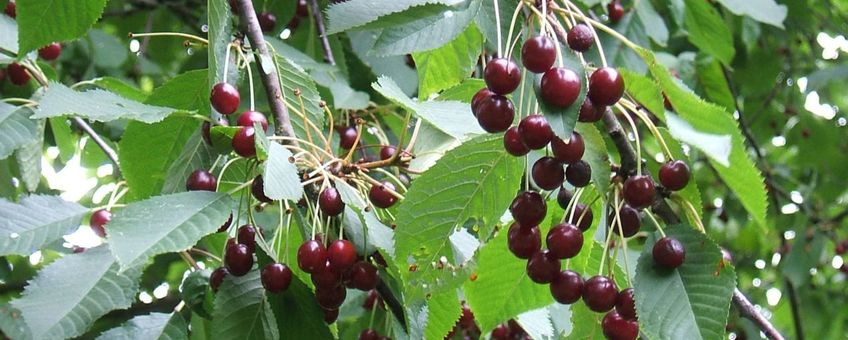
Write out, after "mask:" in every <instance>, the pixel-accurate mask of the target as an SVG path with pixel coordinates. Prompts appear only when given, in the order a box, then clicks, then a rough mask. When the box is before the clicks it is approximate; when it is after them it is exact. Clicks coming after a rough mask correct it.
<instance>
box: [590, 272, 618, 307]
mask: <svg viewBox="0 0 848 340" xmlns="http://www.w3.org/2000/svg"><path fill="white" fill-rule="evenodd" d="M617 298H618V288H617V287H616V286H615V282H613V281H612V280H610V278H608V277H606V276H601V275H597V276H593V277H592V278H590V279H588V280H586V282H584V283H583V302H585V303H586V306H587V307H589V309H591V310H593V311H595V312H598V313H603V312H606V311H609V310H610V309H612V307H614V306H615V300H616V299H617Z"/></svg>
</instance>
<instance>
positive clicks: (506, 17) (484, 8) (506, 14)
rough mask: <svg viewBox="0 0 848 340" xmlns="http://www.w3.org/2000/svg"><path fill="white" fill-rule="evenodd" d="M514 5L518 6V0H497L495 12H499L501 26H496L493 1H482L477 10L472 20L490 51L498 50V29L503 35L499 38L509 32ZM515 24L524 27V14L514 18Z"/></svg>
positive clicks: (504, 36)
mask: <svg viewBox="0 0 848 340" xmlns="http://www.w3.org/2000/svg"><path fill="white" fill-rule="evenodd" d="M516 7H518V1H512V0H509V1H498V11H497V13H498V14H500V15H498V16H499V17H500V24H501V26H500V27H497V26H496V25H497V23H498V20H497V19H498V18H497V16H496V15H495V13H496V12H495V2H494V1H482V4H481V5H480V11H479V12H477V17H476V18H475V19H474V22H475V23H476V24H477V27H478V28H480V32H482V33H483V36H484V37H485V38H486V39H485V40H486V48H488V49H490V50H492V51H497V50H498V31H500V34H502V35H503V36H502V37H501V39H506V34H507V33H508V32H509V27H510V23H511V22H512V14H513V13H514V12H515V8H516ZM515 24H516V27H524V16H523V15H519V16H518V17H517V18H516V21H515ZM504 43H505V40H504Z"/></svg>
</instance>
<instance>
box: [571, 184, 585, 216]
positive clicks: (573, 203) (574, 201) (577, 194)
mask: <svg viewBox="0 0 848 340" xmlns="http://www.w3.org/2000/svg"><path fill="white" fill-rule="evenodd" d="M583 191H585V190H584V189H583V188H580V189H577V191H576V192H575V193H574V197H573V198H572V199H571V202H568V207H567V208H569V209H571V210H569V212H570V214H569V217H568V221H574V212H575V211H576V210H577V209H575V208H576V207H577V203H578V202H579V201H580V196H581V195H583ZM581 215H582V213H581Z"/></svg>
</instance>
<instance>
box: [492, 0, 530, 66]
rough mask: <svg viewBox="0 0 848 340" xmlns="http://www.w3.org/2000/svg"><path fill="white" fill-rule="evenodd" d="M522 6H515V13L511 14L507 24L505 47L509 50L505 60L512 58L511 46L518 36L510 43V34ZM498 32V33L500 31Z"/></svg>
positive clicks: (520, 4)
mask: <svg viewBox="0 0 848 340" xmlns="http://www.w3.org/2000/svg"><path fill="white" fill-rule="evenodd" d="M494 1H497V0H494ZM523 6H524V3H523V2H519V3H518V5H517V6H515V11H513V12H512V21H511V22H510V23H509V34H507V36H506V45H507V46H508V48H509V50H507V51H506V55H507V58H509V57H510V56H512V50H513V46H514V44H515V43H516V42H518V36H516V37H515V40H514V41H512V32H513V31H514V29H515V22H516V20H517V19H518V13H520V12H521V7H523ZM498 29H500V27H498ZM498 32H500V30H499V31H498ZM510 41H512V43H510Z"/></svg>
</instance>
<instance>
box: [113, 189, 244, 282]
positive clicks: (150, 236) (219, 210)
mask: <svg viewBox="0 0 848 340" xmlns="http://www.w3.org/2000/svg"><path fill="white" fill-rule="evenodd" d="M232 204H233V201H232V200H231V199H230V197H229V196H228V195H226V194H223V193H216V192H208V191H190V192H183V193H178V194H172V195H166V196H158V197H153V198H151V199H148V200H145V201H141V202H136V203H132V204H129V205H127V206H126V207H125V208H124V209H121V210H118V211H117V212H116V213H115V215H114V216H113V217H112V221H110V222H109V228H108V229H109V230H108V233H107V240H108V241H109V244H110V245H111V247H112V253H114V254H115V257H116V258H117V259H118V261H119V262H120V263H121V270H125V269H127V268H128V267H131V266H135V265H139V264H144V263H145V262H146V261H147V259H148V258H150V257H152V256H154V255H158V254H162V253H168V252H175V251H180V250H184V249H187V248H189V247H191V246H193V245H194V244H195V243H197V241H198V240H200V238H201V237H203V236H206V235H208V234H211V233H214V232H215V231H216V230H218V227H220V226H221V225H222V224H224V222H225V221H226V220H227V218H228V217H229V216H230V209H231V206H232ZM152 216H155V217H152Z"/></svg>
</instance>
